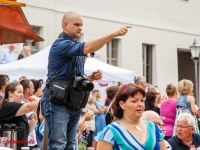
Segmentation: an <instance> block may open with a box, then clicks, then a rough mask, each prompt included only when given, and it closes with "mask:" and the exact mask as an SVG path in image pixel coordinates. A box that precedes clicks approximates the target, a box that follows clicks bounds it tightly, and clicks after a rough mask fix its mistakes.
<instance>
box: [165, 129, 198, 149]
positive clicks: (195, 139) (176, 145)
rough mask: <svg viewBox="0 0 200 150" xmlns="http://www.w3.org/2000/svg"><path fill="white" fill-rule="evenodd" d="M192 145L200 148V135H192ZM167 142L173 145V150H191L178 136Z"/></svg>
mask: <svg viewBox="0 0 200 150" xmlns="http://www.w3.org/2000/svg"><path fill="white" fill-rule="evenodd" d="M192 137H193V140H192V143H191V145H195V147H196V148H197V147H199V146H200V135H199V134H196V133H192ZM167 142H168V143H169V144H170V145H171V147H172V150H189V149H190V148H189V147H188V146H187V145H185V144H184V143H183V142H182V141H181V140H180V139H179V138H178V137H177V135H175V136H172V137H171V138H170V139H168V140H167Z"/></svg>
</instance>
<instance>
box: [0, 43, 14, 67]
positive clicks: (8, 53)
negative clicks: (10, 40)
mask: <svg viewBox="0 0 200 150" xmlns="http://www.w3.org/2000/svg"><path fill="white" fill-rule="evenodd" d="M14 49H15V45H14V44H10V45H9V46H8V48H5V49H3V50H2V51H1V57H0V64H7V63H10V62H13V61H15V54H14V52H13V51H14Z"/></svg>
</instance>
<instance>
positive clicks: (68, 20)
mask: <svg viewBox="0 0 200 150" xmlns="http://www.w3.org/2000/svg"><path fill="white" fill-rule="evenodd" d="M82 26H83V20H82V18H81V16H80V15H79V14H78V13H76V12H72V11H70V12H67V13H65V15H64V16H63V19H62V28H63V31H64V32H65V33H66V34H67V35H68V36H69V37H71V38H72V39H73V40H76V39H77V38H79V37H80V36H81V31H82Z"/></svg>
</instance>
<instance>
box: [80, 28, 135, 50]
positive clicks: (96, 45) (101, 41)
mask: <svg viewBox="0 0 200 150" xmlns="http://www.w3.org/2000/svg"><path fill="white" fill-rule="evenodd" d="M128 28H132V27H131V26H123V27H121V28H119V29H118V30H116V31H114V32H111V33H109V34H107V35H104V36H102V37H99V38H96V39H93V40H90V41H88V42H86V43H85V45H84V49H83V52H84V54H88V53H92V52H95V51H97V50H99V49H100V48H102V47H103V46H104V45H105V44H106V43H107V42H109V41H110V40H111V39H112V38H114V37H118V36H123V35H125V34H126V33H127V32H128Z"/></svg>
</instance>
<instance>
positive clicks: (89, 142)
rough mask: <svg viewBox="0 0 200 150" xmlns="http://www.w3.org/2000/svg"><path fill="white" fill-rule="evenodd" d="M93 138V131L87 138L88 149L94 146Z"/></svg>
mask: <svg viewBox="0 0 200 150" xmlns="http://www.w3.org/2000/svg"><path fill="white" fill-rule="evenodd" d="M92 136H93V131H91V130H90V132H89V135H88V137H87V147H91V146H92V138H93V137H92Z"/></svg>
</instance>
